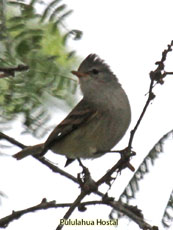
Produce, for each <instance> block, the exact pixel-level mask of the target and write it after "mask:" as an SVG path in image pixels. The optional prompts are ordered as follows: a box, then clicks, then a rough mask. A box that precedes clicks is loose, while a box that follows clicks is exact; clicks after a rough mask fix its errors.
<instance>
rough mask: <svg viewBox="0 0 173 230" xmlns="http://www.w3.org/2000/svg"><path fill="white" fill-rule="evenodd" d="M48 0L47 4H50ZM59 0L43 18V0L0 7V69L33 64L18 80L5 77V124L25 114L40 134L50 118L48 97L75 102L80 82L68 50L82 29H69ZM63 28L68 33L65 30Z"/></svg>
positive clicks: (1, 104) (1, 105)
mask: <svg viewBox="0 0 173 230" xmlns="http://www.w3.org/2000/svg"><path fill="white" fill-rule="evenodd" d="M45 2H46V1H45ZM59 2H60V1H59V0H56V1H51V2H50V4H48V5H47V6H46V7H45V10H44V11H43V13H42V15H41V14H38V13H37V12H36V10H35V5H36V4H38V3H39V1H38V0H31V1H30V3H29V4H26V3H25V1H7V2H6V4H5V5H3V3H2V2H1V3H0V8H1V9H5V10H0V20H1V31H2V33H1V35H0V68H2V67H6V68H8V67H16V66H17V65H19V64H23V65H27V66H29V70H28V71H23V72H16V73H15V77H8V78H3V79H2V78H1V79H0V92H1V94H0V116H1V121H4V120H6V121H7V120H13V119H14V118H15V117H16V115H18V114H20V113H23V114H24V118H25V119H24V124H25V125H26V126H27V127H28V128H29V129H30V130H31V131H32V132H33V134H35V135H38V130H39V127H40V125H41V124H44V123H45V122H46V121H47V119H48V113H47V111H46V106H43V104H46V103H47V99H46V98H47V96H46V95H52V96H55V97H57V98H61V99H64V100H66V101H67V102H68V103H71V102H72V97H73V94H74V93H75V91H76V86H77V83H76V81H75V79H73V78H72V75H71V74H70V71H71V70H72V69H74V68H75V66H76V62H77V61H76V57H75V56H74V51H69V50H68V49H67V43H66V41H67V39H68V38H69V35H74V37H73V38H74V39H79V38H80V37H81V32H80V31H78V30H71V31H69V30H67V29H65V32H62V30H63V31H64V27H63V20H64V19H65V18H66V17H67V16H68V15H69V14H71V12H72V11H71V10H67V9H66V8H67V6H66V5H65V4H60V3H59ZM62 27H63V29H62Z"/></svg>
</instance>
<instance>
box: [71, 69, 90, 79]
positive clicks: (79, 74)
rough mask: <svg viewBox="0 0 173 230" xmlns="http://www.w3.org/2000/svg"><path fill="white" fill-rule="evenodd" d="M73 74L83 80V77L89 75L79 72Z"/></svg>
mask: <svg viewBox="0 0 173 230" xmlns="http://www.w3.org/2000/svg"><path fill="white" fill-rule="evenodd" d="M71 73H72V74H74V75H76V76H77V77H78V78H81V77H86V76H87V75H88V74H87V73H82V72H79V71H74V70H73V71H71Z"/></svg>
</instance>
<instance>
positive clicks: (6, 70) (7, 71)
mask: <svg viewBox="0 0 173 230" xmlns="http://www.w3.org/2000/svg"><path fill="white" fill-rule="evenodd" d="M28 69H29V66H27V65H18V66H17V67H0V72H3V73H2V74H0V78H4V77H8V76H12V77H14V76H15V72H22V71H26V70H28Z"/></svg>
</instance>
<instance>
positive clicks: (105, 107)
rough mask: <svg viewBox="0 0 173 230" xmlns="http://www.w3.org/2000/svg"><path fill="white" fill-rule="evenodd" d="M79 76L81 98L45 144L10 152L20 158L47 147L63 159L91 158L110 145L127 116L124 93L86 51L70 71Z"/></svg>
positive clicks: (116, 139) (105, 67)
mask: <svg viewBox="0 0 173 230" xmlns="http://www.w3.org/2000/svg"><path fill="white" fill-rule="evenodd" d="M72 73H73V74H74V75H76V76H77V77H78V78H79V83H80V87H81V90H82V93H83V99H82V100H81V101H80V102H79V103H78V104H77V105H76V107H75V108H74V109H73V110H72V111H71V112H70V113H69V115H68V116H67V117H66V118H65V119H64V120H63V121H62V122H61V123H60V124H58V125H57V127H56V128H55V129H54V130H53V131H52V133H51V134H50V135H49V137H48V138H47V140H46V142H45V143H42V144H38V145H35V146H29V147H27V148H25V149H23V150H22V151H20V152H18V153H17V154H15V155H14V157H15V158H16V159H18V160H19V159H22V158H24V157H26V156H28V155H40V154H42V155H43V154H44V153H46V151H47V150H48V149H51V150H52V151H53V152H54V153H57V154H63V155H65V156H66V157H67V159H76V158H95V157H98V156H100V155H102V154H103V153H104V152H107V151H109V150H110V149H111V148H112V147H114V146H115V145H116V144H117V143H118V142H119V141H120V139H121V138H122V137H123V135H124V134H125V132H126V130H127V128H128V126H129V123H130V118H131V112H130V105H129V101H128V98H127V95H126V93H125V92H124V90H123V89H122V87H121V85H120V83H119V82H118V79H117V78H116V76H115V75H114V74H113V73H112V71H111V70H110V68H109V66H108V65H107V64H106V63H105V62H104V61H103V60H101V59H100V58H99V57H98V56H97V55H95V54H90V55H89V56H88V57H87V58H86V59H85V60H84V61H83V62H82V63H81V65H80V66H79V69H78V71H72Z"/></svg>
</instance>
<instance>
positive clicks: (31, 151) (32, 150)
mask: <svg viewBox="0 0 173 230" xmlns="http://www.w3.org/2000/svg"><path fill="white" fill-rule="evenodd" d="M43 148H44V145H43V144H38V145H33V146H29V147H27V148H25V149H23V150H22V151H20V152H18V153H16V154H14V155H13V157H14V158H16V159H17V160H21V159H23V158H25V157H27V156H29V155H32V156H37V155H40V154H41V153H42V151H43Z"/></svg>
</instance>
